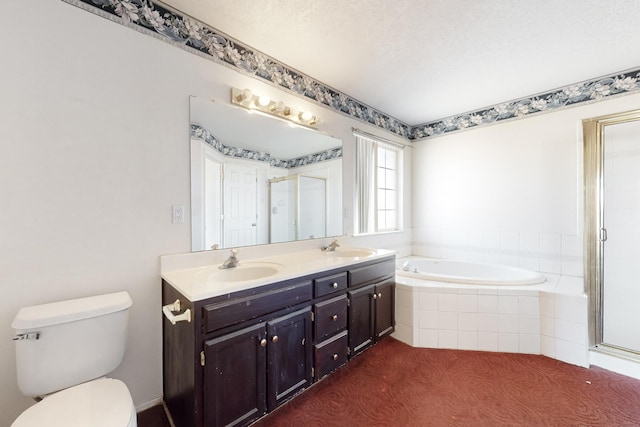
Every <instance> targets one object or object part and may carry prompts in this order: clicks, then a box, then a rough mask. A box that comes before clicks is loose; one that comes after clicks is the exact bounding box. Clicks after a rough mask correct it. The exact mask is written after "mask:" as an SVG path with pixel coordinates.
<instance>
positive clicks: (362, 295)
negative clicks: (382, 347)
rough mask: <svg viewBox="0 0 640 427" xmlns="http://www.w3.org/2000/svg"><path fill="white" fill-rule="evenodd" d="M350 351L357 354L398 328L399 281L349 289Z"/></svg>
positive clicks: (391, 279)
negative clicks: (396, 311) (397, 289)
mask: <svg viewBox="0 0 640 427" xmlns="http://www.w3.org/2000/svg"><path fill="white" fill-rule="evenodd" d="M348 295H349V354H350V357H353V356H355V355H357V354H359V353H361V352H362V351H363V350H365V349H366V348H367V347H369V346H371V345H372V344H374V343H375V342H377V341H378V340H379V339H381V338H382V337H384V336H386V335H389V334H391V333H392V332H393V331H394V330H395V280H394V279H393V278H387V279H385V280H383V281H382V282H379V283H377V284H373V285H366V286H363V287H361V288H358V289H355V290H352V291H349V292H348Z"/></svg>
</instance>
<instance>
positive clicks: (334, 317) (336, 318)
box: [331, 314, 338, 322]
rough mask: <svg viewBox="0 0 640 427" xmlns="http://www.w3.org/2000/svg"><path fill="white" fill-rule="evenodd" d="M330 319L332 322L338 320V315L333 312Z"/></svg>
mask: <svg viewBox="0 0 640 427" xmlns="http://www.w3.org/2000/svg"><path fill="white" fill-rule="evenodd" d="M331 320H333V321H334V322H335V321H336V320H338V315H337V314H334V315H333V316H331Z"/></svg>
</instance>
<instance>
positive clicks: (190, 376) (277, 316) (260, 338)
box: [162, 256, 395, 427]
mask: <svg viewBox="0 0 640 427" xmlns="http://www.w3.org/2000/svg"><path fill="white" fill-rule="evenodd" d="M394 265H395V262H394V257H393V256H389V257H385V258H382V259H377V260H370V261H364V262H360V263H356V264H353V265H346V266H344V267H341V268H333V269H330V270H327V271H322V272H319V273H314V274H309V275H307V276H302V277H296V278H293V279H289V280H285V281H282V282H277V283H272V284H268V285H263V286H258V287H255V288H250V289H245V290H241V291H237V292H233V293H228V294H224V295H219V296H215V297H211V298H207V299H204V300H201V301H189V300H188V299H186V298H185V297H184V296H183V295H182V294H181V293H180V292H178V291H177V290H176V288H174V287H173V286H171V285H170V284H169V283H167V282H166V281H163V291H162V301H163V305H165V304H172V303H173V302H174V301H176V300H181V301H182V303H181V304H182V310H184V309H187V308H188V309H190V310H191V312H192V313H193V314H192V319H191V322H179V323H176V324H171V322H169V321H168V320H167V319H166V318H165V319H164V320H163V357H164V360H163V374H164V378H163V383H164V400H165V403H166V405H167V408H168V410H169V412H170V413H171V416H172V418H173V421H174V424H175V426H176V427H217V426H246V425H249V424H251V423H252V422H253V421H255V420H257V419H258V418H260V417H262V416H263V415H265V414H266V413H268V412H269V411H272V410H274V409H275V408H277V407H278V406H280V405H281V404H282V403H284V402H285V401H287V400H289V399H291V398H292V397H294V396H295V395H297V394H298V393H299V392H301V391H302V390H304V389H306V388H308V387H309V386H311V385H312V383H313V381H318V380H320V379H322V378H323V377H324V376H326V375H328V374H330V373H331V372H333V371H335V370H336V369H338V368H339V367H340V366H342V365H343V364H345V363H347V360H348V358H349V357H350V356H349V353H351V356H353V355H354V354H358V353H360V352H362V351H363V350H364V349H366V348H367V347H368V346H370V345H372V344H373V343H375V342H376V341H377V340H378V339H380V338H381V337H383V336H385V335H388V334H390V333H391V332H393V328H394V311H393V310H394V295H393V294H394V290H395V281H394Z"/></svg>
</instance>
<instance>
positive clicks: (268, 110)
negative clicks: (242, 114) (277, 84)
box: [231, 87, 318, 129]
mask: <svg viewBox="0 0 640 427" xmlns="http://www.w3.org/2000/svg"><path fill="white" fill-rule="evenodd" d="M231 103H232V104H234V105H239V106H241V107H244V108H246V109H248V110H250V111H258V112H261V113H264V114H268V115H270V116H274V117H277V118H280V119H284V120H287V121H288V122H291V123H295V124H297V125H301V126H305V127H310V128H313V129H315V128H316V125H317V124H318V119H317V118H316V116H314V115H313V113H312V112H310V111H302V110H298V109H295V108H292V107H289V106H288V105H286V104H285V103H284V102H282V101H273V100H271V99H270V98H269V97H268V96H264V95H263V96H260V95H256V94H254V93H253V92H251V90H249V89H237V88H235V87H232V88H231Z"/></svg>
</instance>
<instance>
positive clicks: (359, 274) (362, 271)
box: [349, 260, 396, 287]
mask: <svg viewBox="0 0 640 427" xmlns="http://www.w3.org/2000/svg"><path fill="white" fill-rule="evenodd" d="M395 268H396V266H395V261H394V260H389V261H383V262H379V263H377V264H372V265H367V266H366V267H360V268H356V269H353V270H349V286H350V287H351V286H358V285H362V284H365V283H373V282H375V281H376V280H378V279H381V278H383V277H388V276H393V275H394V274H395V271H396V270H395Z"/></svg>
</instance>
